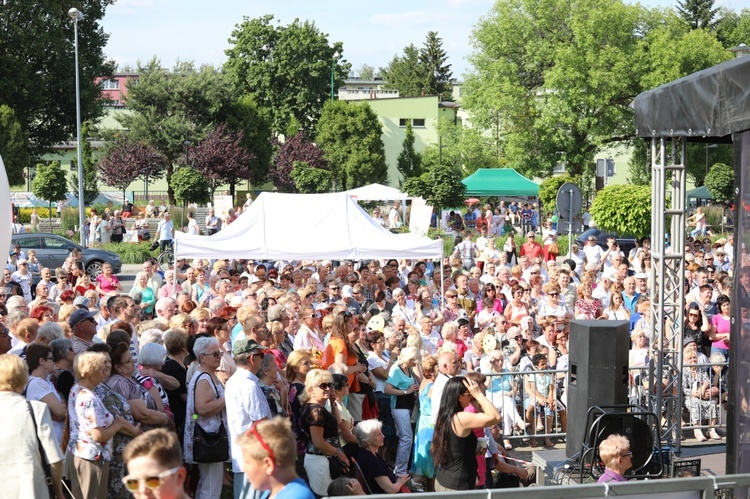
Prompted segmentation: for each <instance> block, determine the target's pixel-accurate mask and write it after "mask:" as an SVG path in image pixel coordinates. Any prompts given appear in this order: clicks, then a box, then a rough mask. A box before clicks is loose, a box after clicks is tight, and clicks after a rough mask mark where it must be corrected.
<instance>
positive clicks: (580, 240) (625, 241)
mask: <svg viewBox="0 0 750 499" xmlns="http://www.w3.org/2000/svg"><path fill="white" fill-rule="evenodd" d="M591 236H595V237H596V244H598V245H599V246H601V247H602V249H604V250H605V251H606V250H607V239H608V238H609V236H615V241H617V245H618V246H619V247H620V251H622V252H623V253H625V257H626V258H627V256H628V253H630V250H632V249H633V248H635V241H636V239H635V237H633V236H618V235H617V234H610V233H609V232H604V231H603V230H599V229H596V228H592V229H589V230H587V231H585V232H584V233H583V234H581V235H580V236H578V237H577V238H576V240H575V241H576V244H578V246H580V247H581V248H583V247H584V246H585V245H586V243H587V241H588V240H589V237H591Z"/></svg>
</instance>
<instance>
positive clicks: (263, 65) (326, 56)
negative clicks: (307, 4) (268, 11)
mask: <svg viewBox="0 0 750 499" xmlns="http://www.w3.org/2000/svg"><path fill="white" fill-rule="evenodd" d="M229 43H230V44H231V48H229V49H228V50H227V51H226V54H227V56H228V59H227V62H226V64H225V69H226V70H227V71H228V73H229V74H230V75H231V76H232V78H233V79H234V81H235V83H236V84H237V85H238V87H239V88H240V89H241V90H242V92H243V93H247V94H250V95H252V96H253V97H254V98H255V100H256V101H257V102H258V104H259V105H260V106H261V107H263V108H265V109H268V110H269V112H270V114H271V123H272V127H273V130H274V131H276V132H279V133H283V132H284V131H285V130H287V125H288V124H289V122H290V120H291V119H292V118H294V119H296V120H297V121H298V122H299V123H300V124H301V125H302V127H303V129H304V130H305V131H307V132H309V131H311V130H312V129H313V128H314V126H315V123H316V122H317V120H318V118H319V117H320V113H321V111H322V109H323V103H325V102H327V101H328V100H330V95H331V66H332V65H334V73H335V78H334V79H335V84H334V87H338V86H339V85H340V82H341V80H343V78H345V77H346V75H347V74H348V73H349V69H350V68H351V64H349V63H348V62H346V61H345V60H344V59H342V58H341V57H340V56H341V54H343V51H344V50H343V45H342V43H341V42H335V43H331V42H329V41H328V35H327V34H326V33H322V32H321V31H320V30H319V29H318V28H317V27H316V26H315V23H313V22H310V21H304V22H300V20H299V19H295V20H294V22H292V23H291V24H289V25H287V26H282V25H280V24H278V23H274V17H273V16H272V15H266V16H263V17H259V18H255V19H250V18H248V17H245V18H244V20H243V21H242V23H241V24H238V25H236V26H235V29H234V30H233V31H232V36H231V38H230V39H229ZM335 53H338V54H339V58H338V59H336V62H335V63H334V54H335ZM334 90H335V89H334Z"/></svg>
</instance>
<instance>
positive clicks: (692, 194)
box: [687, 185, 714, 201]
mask: <svg viewBox="0 0 750 499" xmlns="http://www.w3.org/2000/svg"><path fill="white" fill-rule="evenodd" d="M687 198H688V201H689V200H691V199H713V198H714V197H713V196H712V195H711V193H710V192H708V189H707V188H706V186H705V185H702V186H700V187H698V188H696V189H693V190H692V191H687Z"/></svg>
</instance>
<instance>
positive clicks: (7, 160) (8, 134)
mask: <svg viewBox="0 0 750 499" xmlns="http://www.w3.org/2000/svg"><path fill="white" fill-rule="evenodd" d="M0 71H2V69H0ZM0 154H2V156H3V163H4V164H5V173H6V175H7V176H8V183H9V184H10V185H21V184H23V181H24V171H23V170H24V168H26V166H27V165H28V164H29V137H28V135H27V134H26V132H24V129H23V127H22V126H21V123H19V121H18V119H16V113H15V112H13V109H11V108H10V107H8V106H6V105H5V104H3V105H0Z"/></svg>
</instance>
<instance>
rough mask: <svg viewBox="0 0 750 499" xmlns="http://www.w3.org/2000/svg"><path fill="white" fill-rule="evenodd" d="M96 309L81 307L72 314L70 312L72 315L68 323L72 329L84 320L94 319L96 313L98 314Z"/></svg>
mask: <svg viewBox="0 0 750 499" xmlns="http://www.w3.org/2000/svg"><path fill="white" fill-rule="evenodd" d="M98 313H99V312H97V311H96V310H94V311H89V310H88V309H85V308H79V309H78V310H76V311H75V312H73V313H72V314H70V317H69V318H68V324H69V325H70V327H71V329H72V328H74V327H76V325H78V323H79V322H83V321H85V320H88V319H93V318H94V316H95V315H96V314H98Z"/></svg>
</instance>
